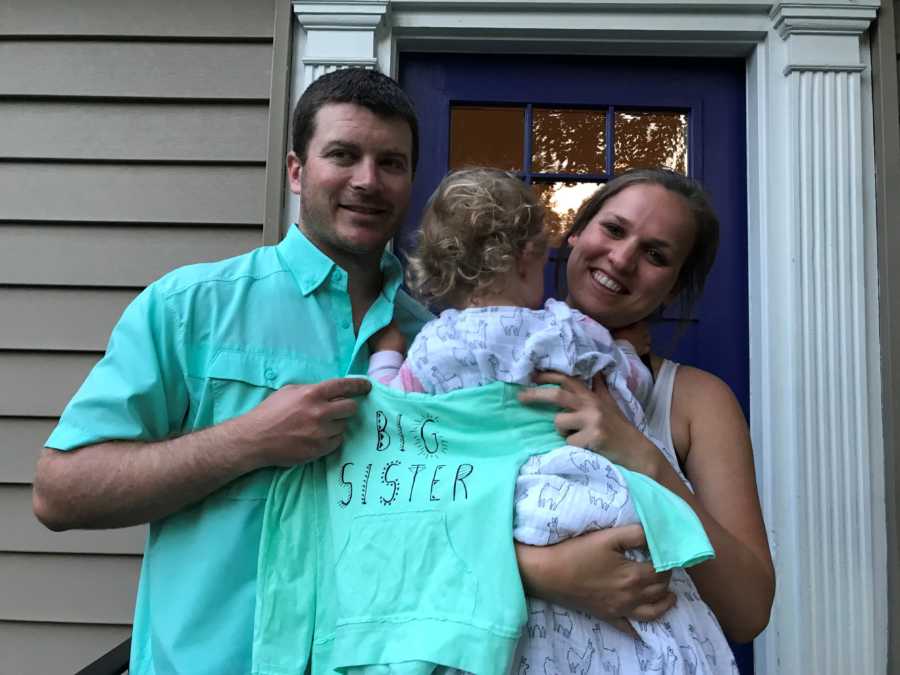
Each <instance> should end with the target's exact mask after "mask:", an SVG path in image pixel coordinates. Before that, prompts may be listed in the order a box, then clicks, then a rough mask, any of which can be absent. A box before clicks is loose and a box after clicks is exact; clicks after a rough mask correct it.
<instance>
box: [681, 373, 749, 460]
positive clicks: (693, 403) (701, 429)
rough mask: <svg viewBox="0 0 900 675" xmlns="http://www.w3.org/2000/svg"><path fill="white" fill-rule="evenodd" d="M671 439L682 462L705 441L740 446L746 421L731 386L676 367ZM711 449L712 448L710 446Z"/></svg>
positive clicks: (718, 378) (703, 374)
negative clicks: (730, 438) (712, 440)
mask: <svg viewBox="0 0 900 675" xmlns="http://www.w3.org/2000/svg"><path fill="white" fill-rule="evenodd" d="M671 424H672V440H673V442H674V444H675V446H676V451H677V452H678V454H679V456H680V457H681V459H682V461H686V460H687V459H688V455H689V454H692V451H693V450H695V449H697V446H698V445H699V446H702V447H703V450H704V454H706V451H707V450H708V449H709V448H707V447H706V446H707V445H708V444H707V443H705V442H703V441H705V440H711V439H714V438H716V439H718V440H724V438H723V437H732V438H733V439H734V440H732V444H733V443H734V442H735V441H736V440H738V439H740V441H741V442H739V443H737V445H740V446H743V445H744V442H743V439H744V438H745V437H746V436H747V422H746V419H745V418H744V412H743V410H741V406H740V404H739V403H738V400H737V397H736V396H735V395H734V392H733V391H732V389H731V387H730V386H728V384H727V383H726V382H725V381H724V380H722V379H721V378H720V377H718V376H716V375H714V374H713V373H710V372H708V371H706V370H702V369H700V368H694V367H693V366H679V368H678V371H677V372H676V374H675V385H674V389H673V392H672V422H671ZM712 447H715V444H713V446H712Z"/></svg>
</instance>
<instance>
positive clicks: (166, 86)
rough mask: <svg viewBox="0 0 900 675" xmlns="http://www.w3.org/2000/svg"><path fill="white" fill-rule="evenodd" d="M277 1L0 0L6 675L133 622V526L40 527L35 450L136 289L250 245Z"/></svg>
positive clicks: (1, 645)
mask: <svg viewBox="0 0 900 675" xmlns="http://www.w3.org/2000/svg"><path fill="white" fill-rule="evenodd" d="M275 4H276V3H275V0H252V2H251V1H248V0H191V2H182V0H157V1H156V2H152V3H146V2H140V1H138V0H80V2H77V3H72V2H69V1H68V0H41V1H39V2H7V3H2V4H0V580H2V582H0V674H2V675H30V674H32V673H33V674H34V675H45V674H46V673H67V672H68V673H73V672H75V671H77V670H78V669H79V668H81V667H83V666H84V665H86V664H87V663H89V662H90V661H92V660H94V659H95V658H97V657H98V656H99V655H101V654H102V653H104V652H105V651H107V650H108V649H110V648H112V647H113V646H115V645H116V644H117V643H118V642H119V641H121V640H122V639H123V638H124V637H126V636H127V635H128V633H129V630H130V627H129V624H130V622H131V617H132V610H133V604H134V592H135V588H136V582H137V577H138V567H139V564H140V553H141V550H142V547H143V539H144V528H130V529H124V530H117V531H110V532H67V533H64V534H54V533H51V532H49V531H46V530H44V529H43V528H42V527H41V525H40V524H39V523H38V522H37V521H36V520H35V519H34V517H33V515H32V513H31V482H32V478H33V472H34V462H35V459H36V457H37V453H38V451H39V449H40V448H41V446H42V445H43V442H44V440H45V439H46V437H47V436H48V434H49V433H50V430H51V429H52V428H53V426H54V424H55V422H56V418H57V416H58V415H59V413H60V411H61V410H62V408H63V406H64V405H65V403H66V401H67V400H68V399H69V398H70V397H71V395H72V394H73V393H74V391H75V389H76V387H77V386H78V385H79V384H80V382H81V381H82V379H83V378H84V376H85V375H86V373H87V372H88V370H89V369H90V368H91V366H92V365H93V364H94V363H95V362H96V361H97V359H98V358H99V357H100V356H101V355H102V353H103V350H104V347H105V342H106V339H107V337H108V336H109V333H110V330H111V329H112V326H113V323H114V321H115V320H116V318H117V317H118V315H119V314H120V312H121V310H122V309H123V308H124V306H125V305H126V304H127V303H128V302H129V301H130V300H131V299H132V298H133V297H134V296H135V295H136V294H137V293H138V292H139V291H140V289H141V288H143V287H144V286H145V285H146V284H147V283H149V282H150V281H152V280H153V279H155V278H157V277H158V276H160V275H161V274H163V273H164V272H166V271H168V270H170V269H172V268H173V267H176V266H179V265H183V264H186V263H191V262H196V261H201V260H212V259H217V258H223V257H227V256H231V255H235V254H238V253H241V252H243V251H246V250H249V249H251V248H253V247H255V246H258V245H259V244H260V243H261V241H262V239H263V234H264V227H263V223H264V214H265V211H266V204H265V202H266V198H267V197H266V195H267V194H270V193H271V191H268V190H267V186H266V172H267V165H268V162H267V159H268V157H269V156H270V155H272V156H276V157H277V167H275V170H274V174H275V175H276V176H278V177H279V181H280V175H281V156H279V152H280V149H279V147H280V146H279V139H274V141H275V142H274V144H273V143H272V142H270V141H273V139H270V138H269V137H268V133H267V130H268V128H269V124H270V107H269V100H270V91H271V90H272V79H273V78H272V59H273V25H274V23H275ZM282 4H285V3H282ZM285 6H286V4H285ZM282 70H284V68H282ZM282 77H286V75H285V74H284V73H282ZM273 148H274V150H273ZM279 187H280V182H279ZM277 192H278V191H277V190H276V191H275V194H276V195H277ZM276 225H277V223H276ZM267 231H268V230H267ZM276 234H277V233H276ZM268 238H269V239H272V236H269V237H268Z"/></svg>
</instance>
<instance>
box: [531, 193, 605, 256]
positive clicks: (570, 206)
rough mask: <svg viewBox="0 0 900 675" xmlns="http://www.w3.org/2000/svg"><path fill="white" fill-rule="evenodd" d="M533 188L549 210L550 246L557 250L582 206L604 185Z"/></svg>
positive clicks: (547, 217) (547, 215) (547, 219)
mask: <svg viewBox="0 0 900 675" xmlns="http://www.w3.org/2000/svg"><path fill="white" fill-rule="evenodd" d="M531 187H532V189H533V190H534V191H535V193H536V194H537V196H538V200H539V201H540V203H541V204H542V205H543V206H544V208H545V209H546V210H547V213H546V219H545V222H546V227H547V231H548V232H549V233H550V245H551V246H552V247H554V248H555V247H557V246H559V245H560V244H562V239H563V236H564V235H565V234H566V232H568V231H569V228H571V227H572V221H573V220H574V219H575V214H576V213H577V212H578V209H579V207H580V206H581V204H582V203H583V202H584V200H585V199H587V198H588V197H590V196H591V195H592V194H594V192H595V191H596V190H597V189H598V188H601V187H603V183H582V182H557V183H535V184H533V185H532V186H531Z"/></svg>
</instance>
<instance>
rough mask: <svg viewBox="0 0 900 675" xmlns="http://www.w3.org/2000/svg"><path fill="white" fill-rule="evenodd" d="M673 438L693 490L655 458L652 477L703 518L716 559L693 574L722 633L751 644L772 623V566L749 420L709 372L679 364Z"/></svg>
mask: <svg viewBox="0 0 900 675" xmlns="http://www.w3.org/2000/svg"><path fill="white" fill-rule="evenodd" d="M672 437H673V441H674V443H675V449H676V451H679V455H680V456H681V457H682V459H683V461H684V467H685V473H686V475H687V477H688V479H689V480H690V481H691V483H692V485H693V486H694V494H691V493H690V491H688V490H687V489H686V488H685V487H684V484H683V483H681V481H680V480H678V478H677V476H675V472H674V471H672V470H671V467H670V466H669V464H668V462H662V463H658V464H657V471H656V475H653V476H652V477H653V478H655V479H656V480H658V481H659V482H660V483H662V484H663V485H665V486H666V487H668V488H669V489H670V490H672V491H673V492H675V493H676V494H678V495H680V496H681V497H682V498H684V499H685V501H687V502H688V503H689V504H690V505H691V506H692V507H693V508H694V511H696V513H697V515H698V516H699V517H700V520H701V521H702V522H703V526H704V527H705V528H706V531H707V533H708V535H709V538H710V540H711V541H712V544H713V547H714V548H715V550H716V558H715V559H714V560H710V561H708V562H705V563H702V564H700V565H697V566H695V567H692V568H691V569H689V570H688V572H689V573H690V575H691V578H692V579H693V580H694V583H695V584H697V588H698V589H699V591H700V594H701V595H702V596H703V599H704V600H706V602H707V604H709V606H710V607H711V608H712V610H713V612H714V613H715V614H716V617H717V618H718V619H719V623H720V624H721V625H722V628H723V629H724V630H725V633H726V634H727V635H728V636H729V637H730V638H731V639H732V640H734V641H735V642H748V641H750V640H752V639H753V638H754V637H756V636H757V635H759V633H761V632H762V630H763V629H764V628H765V627H766V625H767V624H768V623H769V615H770V613H771V610H772V601H773V599H774V596H775V569H774V566H773V565H772V556H771V554H770V552H769V544H768V541H767V538H766V531H765V526H764V524H763V518H762V510H761V508H760V504H759V497H758V492H757V487H756V477H755V472H754V467H753V450H752V448H751V446H750V435H749V433H748V430H747V422H746V420H745V419H744V414H743V412H742V411H741V407H740V405H739V404H738V402H737V399H736V398H735V396H734V393H733V392H732V391H731V388H730V387H729V386H728V385H727V384H725V383H724V382H723V381H722V380H720V379H719V378H717V377H716V376H714V375H712V374H710V373H707V372H705V371H702V370H698V369H696V368H691V367H687V366H682V367H679V369H678V372H677V375H676V379H675V388H674V394H673V401H672ZM663 464H665V466H663ZM737 588H740V592H739V593H738V592H735V589H737Z"/></svg>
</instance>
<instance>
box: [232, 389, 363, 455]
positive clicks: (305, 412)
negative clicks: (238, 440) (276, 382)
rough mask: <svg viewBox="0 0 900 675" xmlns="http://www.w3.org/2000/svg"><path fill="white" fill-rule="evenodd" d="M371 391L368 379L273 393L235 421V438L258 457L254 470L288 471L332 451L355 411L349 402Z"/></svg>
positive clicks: (338, 444)
mask: <svg viewBox="0 0 900 675" xmlns="http://www.w3.org/2000/svg"><path fill="white" fill-rule="evenodd" d="M371 388H372V385H371V384H370V383H369V381H368V380H364V379H362V378H358V377H344V378H336V379H332V380H325V381H324V382H320V383H318V384H304V385H295V384H289V385H286V386H284V387H282V388H281V389H279V390H278V391H276V392H275V393H274V394H272V395H271V396H269V397H268V398H267V399H266V400H265V401H263V402H262V403H260V404H259V405H258V406H257V407H256V408H254V409H253V410H251V411H250V412H249V413H247V414H246V415H244V416H243V417H242V418H241V420H240V428H241V435H242V436H244V437H245V438H246V440H247V441H248V442H250V443H252V444H253V446H254V447H255V449H256V450H257V451H258V453H259V454H258V456H257V457H256V462H255V464H256V467H254V468H257V467H260V466H293V465H295V464H302V463H304V462H308V461H310V460H313V459H316V458H318V457H321V456H323V455H327V454H328V453H329V452H332V451H334V450H336V449H337V448H338V447H339V446H340V445H341V443H342V442H343V440H344V430H345V428H346V426H347V420H348V419H350V418H351V417H353V416H354V415H356V412H357V407H358V406H357V403H356V401H354V400H353V398H354V397H357V396H364V395H365V394H367V393H369V390H370V389H371Z"/></svg>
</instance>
